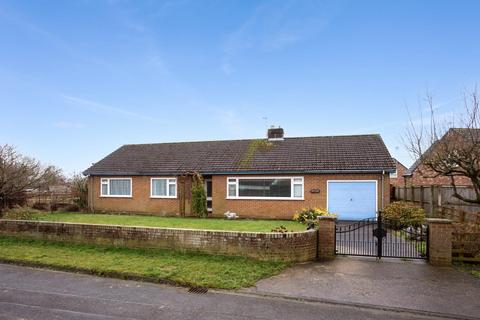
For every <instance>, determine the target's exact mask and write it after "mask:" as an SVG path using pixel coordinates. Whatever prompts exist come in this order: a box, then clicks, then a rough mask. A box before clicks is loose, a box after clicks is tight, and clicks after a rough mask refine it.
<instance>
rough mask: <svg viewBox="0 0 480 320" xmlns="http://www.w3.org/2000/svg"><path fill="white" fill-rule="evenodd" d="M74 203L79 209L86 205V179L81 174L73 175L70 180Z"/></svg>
mask: <svg viewBox="0 0 480 320" xmlns="http://www.w3.org/2000/svg"><path fill="white" fill-rule="evenodd" d="M70 184H71V186H72V194H73V199H74V202H75V204H76V205H77V206H78V207H79V208H80V209H86V208H87V205H88V179H87V177H85V176H83V175H82V174H75V175H73V177H72V179H71V180H70Z"/></svg>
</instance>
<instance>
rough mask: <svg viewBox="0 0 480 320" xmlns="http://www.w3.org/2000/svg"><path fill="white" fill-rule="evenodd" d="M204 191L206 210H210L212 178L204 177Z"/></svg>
mask: <svg viewBox="0 0 480 320" xmlns="http://www.w3.org/2000/svg"><path fill="white" fill-rule="evenodd" d="M205 192H206V194H207V211H208V213H210V212H212V179H205Z"/></svg>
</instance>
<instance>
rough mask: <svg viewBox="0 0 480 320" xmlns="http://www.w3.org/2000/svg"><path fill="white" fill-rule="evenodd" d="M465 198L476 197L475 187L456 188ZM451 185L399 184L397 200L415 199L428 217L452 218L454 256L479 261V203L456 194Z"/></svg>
mask: <svg viewBox="0 0 480 320" xmlns="http://www.w3.org/2000/svg"><path fill="white" fill-rule="evenodd" d="M457 192H458V194H460V195H461V196H463V197H466V198H474V197H475V191H474V190H473V188H472V187H468V186H462V187H457ZM453 194H454V191H453V187H451V186H424V187H397V188H396V189H395V199H392V200H403V201H408V202H412V203H414V204H415V205H418V206H421V207H422V208H424V209H425V212H426V215H427V216H428V217H437V218H448V219H451V220H452V221H453V244H452V245H453V256H454V257H455V258H456V259H458V260H475V261H480V205H478V204H470V203H466V202H464V201H462V200H460V199H458V198H456V197H454V196H453Z"/></svg>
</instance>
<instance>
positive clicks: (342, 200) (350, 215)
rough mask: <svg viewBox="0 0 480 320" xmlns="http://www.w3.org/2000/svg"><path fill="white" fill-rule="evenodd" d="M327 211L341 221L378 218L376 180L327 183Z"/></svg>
mask: <svg viewBox="0 0 480 320" xmlns="http://www.w3.org/2000/svg"><path fill="white" fill-rule="evenodd" d="M327 209H328V211H329V212H333V213H336V214H337V215H338V219H339V220H361V219H366V218H372V217H375V216H376V212H377V181H376V180H348V181H344V180H342V181H341V180H330V181H327Z"/></svg>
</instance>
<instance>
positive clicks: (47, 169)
mask: <svg viewBox="0 0 480 320" xmlns="http://www.w3.org/2000/svg"><path fill="white" fill-rule="evenodd" d="M61 179H63V176H62V173H61V170H60V169H58V168H56V167H54V166H43V165H42V164H41V163H40V162H39V161H38V160H35V159H33V158H30V157H27V156H24V155H21V154H20V153H18V152H17V150H15V148H14V147H13V146H10V145H8V144H6V145H0V212H1V211H2V210H3V209H4V208H6V207H7V206H9V205H12V204H16V203H19V202H21V201H22V199H24V198H25V192H26V191H27V190H28V189H40V188H45V187H48V186H49V185H51V184H53V183H56V182H58V181H59V180H61Z"/></svg>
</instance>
